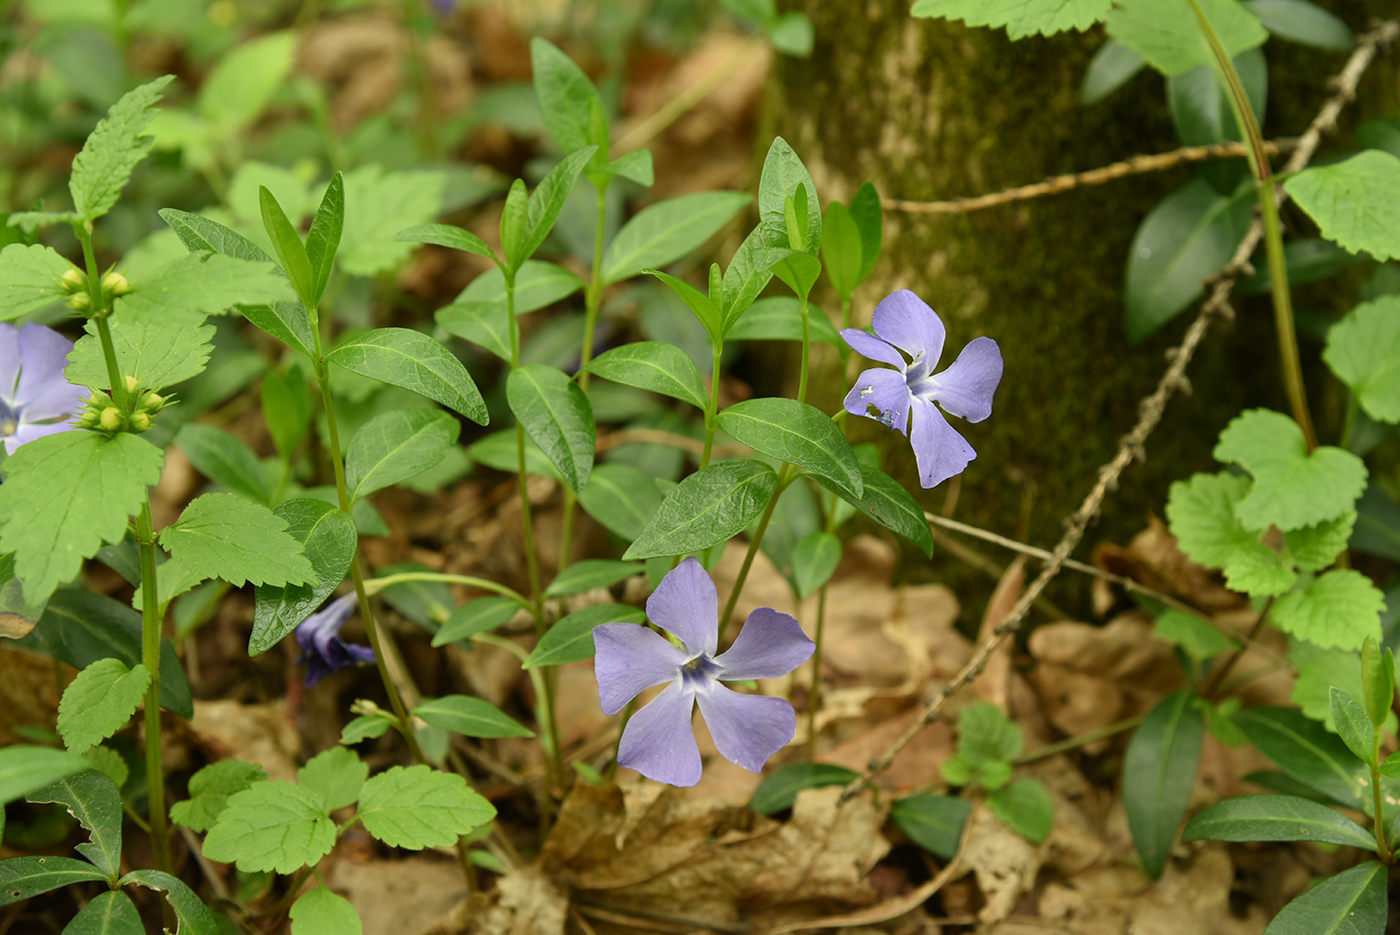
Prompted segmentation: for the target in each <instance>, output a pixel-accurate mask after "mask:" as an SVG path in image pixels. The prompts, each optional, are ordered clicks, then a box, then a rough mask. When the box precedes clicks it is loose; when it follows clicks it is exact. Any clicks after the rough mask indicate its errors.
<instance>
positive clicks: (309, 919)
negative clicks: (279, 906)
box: [287, 886, 363, 935]
mask: <svg viewBox="0 0 1400 935" xmlns="http://www.w3.org/2000/svg"><path fill="white" fill-rule="evenodd" d="M287 914H288V915H289V916H291V919H292V935H332V933H335V935H361V932H362V931H363V928H362V926H361V923H360V914H359V913H358V912H356V911H355V907H354V906H352V905H350V901H349V900H348V899H346V898H345V897H344V896H340V895H338V894H336V893H332V892H331V891H330V890H328V889H326V888H325V887H324V886H318V887H316V888H315V889H314V890H311V891H310V892H308V893H303V894H302V895H301V896H298V897H297V901H296V902H294V903H292V908H291V909H290V910H289V911H288V913H287Z"/></svg>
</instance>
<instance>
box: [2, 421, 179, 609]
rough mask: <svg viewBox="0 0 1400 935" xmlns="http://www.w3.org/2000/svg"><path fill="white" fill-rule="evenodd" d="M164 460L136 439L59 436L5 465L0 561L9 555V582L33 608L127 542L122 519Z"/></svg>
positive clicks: (30, 447)
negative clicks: (108, 549)
mask: <svg viewBox="0 0 1400 935" xmlns="http://www.w3.org/2000/svg"><path fill="white" fill-rule="evenodd" d="M164 460H165V459H164V456H163V455H162V454H161V451H160V449H159V448H157V447H155V446H154V445H152V444H151V443H150V442H148V441H146V440H145V439H142V438H138V437H136V436H135V435H131V434H128V433H121V434H119V435H117V436H115V437H113V438H110V439H108V438H104V437H103V436H101V435H98V434H96V433H94V432H86V431H72V432H60V433H58V434H55V435H48V436H45V437H43V438H38V439H35V440H34V441H32V442H30V443H28V444H27V445H24V446H23V447H21V448H20V449H19V450H18V451H16V452H15V453H14V454H12V455H10V456H9V457H8V458H7V459H5V465H4V473H5V482H4V484H0V520H3V521H4V523H5V527H4V529H3V531H0V554H3V553H5V552H14V553H15V575H16V577H18V578H19V579H20V580H22V581H23V582H24V593H25V597H26V598H27V599H28V600H29V601H30V602H31V603H34V604H38V603H40V602H42V601H43V600H45V599H46V598H48V596H49V595H51V594H52V593H53V592H54V589H55V588H57V587H58V586H59V585H60V584H62V583H63V582H65V581H69V580H72V578H73V577H74V576H75V575H76V574H77V573H78V570H79V569H80V568H81V567H82V560H83V559H84V558H90V557H92V556H93V555H94V554H96V552H97V549H98V547H99V546H101V545H102V543H104V542H117V541H119V540H120V539H121V538H122V537H123V536H124V535H126V524H127V518H128V517H131V516H134V515H136V513H137V511H138V510H140V508H141V504H142V503H143V502H144V501H145V497H146V487H147V486H148V485H150V484H154V483H155V482H156V481H158V480H159V479H160V469H161V465H162V464H163V463H164Z"/></svg>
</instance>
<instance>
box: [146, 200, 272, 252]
mask: <svg viewBox="0 0 1400 935" xmlns="http://www.w3.org/2000/svg"><path fill="white" fill-rule="evenodd" d="M159 214H160V217H161V220H163V221H165V223H166V224H168V225H170V229H171V230H173V231H174V232H175V235H176V236H177V237H179V238H180V242H181V243H183V244H184V245H185V249H186V250H189V251H190V252H191V253H221V254H223V255H224V256H229V257H233V258H234V259H236V260H251V261H253V262H258V263H271V262H272V257H270V256H268V255H267V253H266V252H265V251H264V250H263V248H262V247H259V246H258V245H257V244H255V243H253V242H252V241H251V240H249V239H248V238H247V237H244V236H243V235H242V234H240V233H238V231H236V230H234V229H233V228H231V227H225V226H224V225H223V224H220V223H219V222H218V221H213V220H210V219H209V218H206V217H202V216H200V215H198V214H191V213H190V212H188V211H181V210H179V209H178V208H162V209H160V212H159Z"/></svg>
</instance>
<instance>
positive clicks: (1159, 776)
mask: <svg viewBox="0 0 1400 935" xmlns="http://www.w3.org/2000/svg"><path fill="white" fill-rule="evenodd" d="M1204 738H1205V723H1204V719H1203V718H1202V717H1201V712H1200V711H1199V710H1198V709H1197V708H1196V706H1195V705H1193V704H1192V702H1191V695H1190V693H1188V692H1184V691H1178V692H1174V693H1172V694H1170V695H1168V696H1167V697H1166V698H1164V699H1162V701H1161V702H1160V703H1159V704H1158V705H1157V706H1156V707H1155V708H1153V709H1152V711H1151V712H1150V713H1149V714H1148V715H1147V720H1145V721H1143V722H1142V725H1141V726H1140V727H1138V729H1137V732H1136V733H1134V734H1133V739H1132V740H1131V741H1130V742H1129V744H1128V752H1127V754H1126V755H1125V756H1124V758H1123V804H1124V806H1125V807H1126V808H1127V812H1128V827H1129V828H1131V829H1132V832H1133V843H1134V844H1136V845H1137V849H1138V853H1139V854H1140V855H1141V856H1142V863H1143V867H1144V869H1145V870H1146V871H1147V873H1148V875H1149V876H1151V877H1153V878H1156V877H1159V876H1161V875H1162V871H1163V869H1165V867H1166V865H1167V857H1168V856H1169V855H1170V853H1171V846H1172V842H1173V841H1174V840H1176V831H1177V829H1178V828H1179V827H1181V821H1182V819H1183V818H1184V817H1185V815H1186V806H1187V804H1188V802H1189V801H1190V798H1191V787H1192V785H1194V784H1195V782H1196V769H1197V767H1198V766H1199V765H1200V760H1201V743H1202V741H1203V740H1204Z"/></svg>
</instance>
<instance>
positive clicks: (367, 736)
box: [340, 715, 394, 744]
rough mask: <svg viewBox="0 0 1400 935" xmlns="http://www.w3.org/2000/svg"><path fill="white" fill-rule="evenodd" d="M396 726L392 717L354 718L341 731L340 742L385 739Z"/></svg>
mask: <svg viewBox="0 0 1400 935" xmlns="http://www.w3.org/2000/svg"><path fill="white" fill-rule="evenodd" d="M393 726H394V719H393V718H392V717H385V716H377V715H361V716H360V717H357V718H352V719H351V720H350V722H349V723H348V724H346V725H345V727H343V728H341V731H340V742H341V743H344V744H355V743H360V742H361V741H363V740H371V739H374V738H376V737H383V736H384V735H385V734H387V733H388V732H389V730H390V728H392V727H393Z"/></svg>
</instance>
